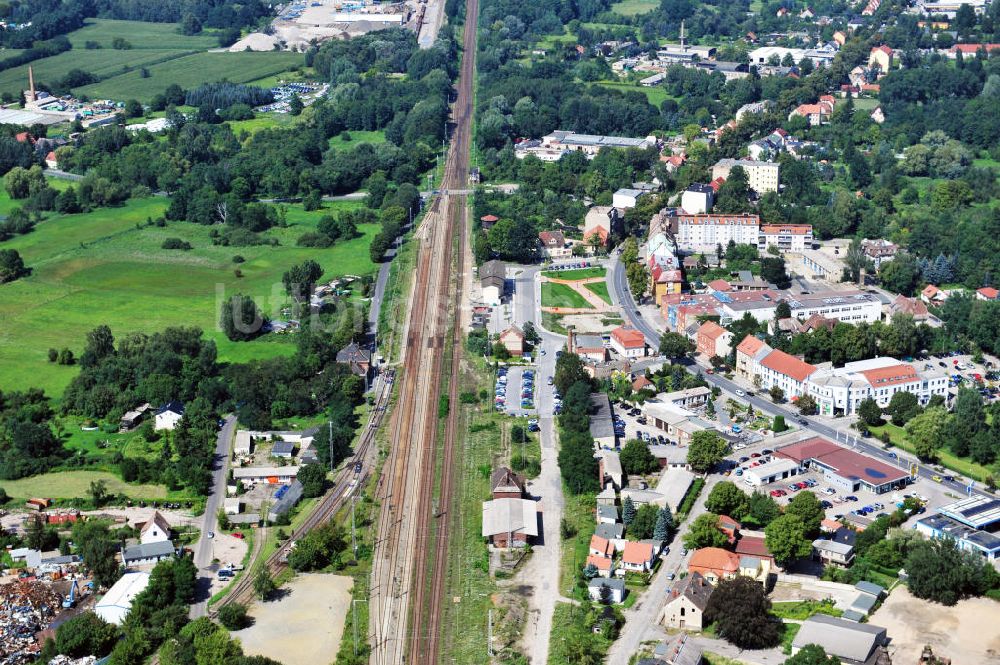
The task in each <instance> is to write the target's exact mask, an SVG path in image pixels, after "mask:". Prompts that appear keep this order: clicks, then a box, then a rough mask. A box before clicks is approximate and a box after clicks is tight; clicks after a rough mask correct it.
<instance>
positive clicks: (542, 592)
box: [511, 266, 565, 665]
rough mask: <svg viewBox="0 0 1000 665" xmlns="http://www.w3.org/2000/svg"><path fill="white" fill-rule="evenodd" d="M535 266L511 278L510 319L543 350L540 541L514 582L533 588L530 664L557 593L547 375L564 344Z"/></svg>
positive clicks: (539, 359)
mask: <svg viewBox="0 0 1000 665" xmlns="http://www.w3.org/2000/svg"><path fill="white" fill-rule="evenodd" d="M538 271H539V268H538V267H537V266H530V267H528V268H526V269H525V270H523V271H521V272H520V273H519V274H518V275H517V277H516V278H515V280H514V302H513V306H512V308H511V309H512V311H513V313H514V318H515V322H516V323H517V324H518V325H519V326H523V325H524V323H525V322H527V321H531V322H532V323H534V324H535V329H536V330H537V331H538V334H539V335H541V337H542V342H541V345H540V346H541V348H542V349H544V350H545V353H544V354H543V353H540V352H536V353H535V354H534V357H535V362H536V363H537V368H538V371H537V372H536V374H535V405H536V407H537V408H538V426H539V427H540V431H539V440H540V442H541V449H542V468H541V472H540V473H539V475H538V477H537V478H535V479H534V480H531V481H529V482H528V492H529V493H530V494H531V495H532V496H535V497H538V498H539V508H540V509H541V511H542V542H541V543H540V544H537V545H535V546H534V547H533V548H532V554H531V558H530V559H529V560H528V563H527V564H526V565H525V567H524V568H523V569H522V570H521V572H520V573H519V575H518V578H519V582H520V583H521V584H523V585H526V586H530V587H532V589H533V591H532V593H531V594H530V595H529V596H528V598H527V600H528V605H529V608H530V610H531V619H530V620H529V621H528V623H527V624H526V626H525V631H524V637H523V643H524V644H525V645H526V646H527V651H528V657H529V658H530V660H531V662H532V663H534V664H535V665H545V664H546V663H547V662H548V660H549V638H550V635H551V633H552V616H553V613H554V612H555V606H556V601H557V600H558V598H557V597H558V596H559V561H560V549H561V548H560V545H561V543H560V534H559V524H560V522H561V521H562V515H563V506H564V501H563V493H562V477H561V475H560V473H559V464H558V460H557V456H558V454H559V449H558V446H557V444H556V434H555V418H554V415H553V411H552V409H553V402H552V400H553V392H554V388H553V387H552V386H550V385H548V382H547V378H548V377H549V376H554V375H555V372H556V351H558V350H559V349H561V348H562V347H563V345H564V344H565V338H564V337H562V336H560V335H555V334H552V333H550V332H548V331H546V330H544V329H542V327H541V321H540V318H539V317H540V315H539V311H540V310H539V308H538V307H537V304H538V303H539V302H541V301H540V289H541V286H540V284H541V283H540V282H539V281H538V280H537V279H536V278H535V276H536V275H537V273H538Z"/></svg>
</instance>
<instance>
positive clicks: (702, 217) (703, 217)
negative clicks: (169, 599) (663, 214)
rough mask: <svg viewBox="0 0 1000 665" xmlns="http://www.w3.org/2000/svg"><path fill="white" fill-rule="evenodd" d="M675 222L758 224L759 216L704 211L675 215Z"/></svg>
mask: <svg viewBox="0 0 1000 665" xmlns="http://www.w3.org/2000/svg"><path fill="white" fill-rule="evenodd" d="M677 224H678V226H679V225H681V224H695V225H700V224H710V225H712V226H723V225H724V226H758V227H759V226H760V217H759V216H757V215H750V214H745V213H744V214H739V215H715V214H712V213H705V214H699V215H677Z"/></svg>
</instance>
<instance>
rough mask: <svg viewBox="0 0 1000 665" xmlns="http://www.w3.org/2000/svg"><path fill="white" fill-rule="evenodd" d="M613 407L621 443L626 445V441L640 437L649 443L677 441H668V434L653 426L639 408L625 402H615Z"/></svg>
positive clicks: (617, 433) (616, 430) (616, 431)
mask: <svg viewBox="0 0 1000 665" xmlns="http://www.w3.org/2000/svg"><path fill="white" fill-rule="evenodd" d="M612 409H613V411H614V419H615V434H616V435H617V436H618V443H619V445H624V443H625V442H626V441H630V440H632V439H639V440H641V441H645V442H646V443H649V444H657V443H666V444H670V443H676V442H671V441H668V440H667V437H666V435H664V433H663V432H661V431H660V430H658V429H656V428H655V427H653V425H652V424H651V423H649V422H648V421H647V420H646V418H645V416H643V415H642V413H641V412H640V410H639V409H638V408H633V407H630V406H629V405H628V404H625V403H624V402H615V403H613V404H612Z"/></svg>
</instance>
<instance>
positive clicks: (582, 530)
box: [559, 487, 597, 598]
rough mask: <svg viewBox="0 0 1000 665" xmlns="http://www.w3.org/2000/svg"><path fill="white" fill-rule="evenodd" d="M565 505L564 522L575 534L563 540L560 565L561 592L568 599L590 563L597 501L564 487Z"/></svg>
mask: <svg viewBox="0 0 1000 665" xmlns="http://www.w3.org/2000/svg"><path fill="white" fill-rule="evenodd" d="M563 490H564V495H565V497H566V505H565V506H564V508H563V521H564V522H566V524H567V525H568V526H569V527H570V528H571V529H572V531H573V532H574V535H573V536H572V537H571V538H564V539H563V547H562V550H561V552H560V554H561V556H562V560H561V561H560V564H559V591H560V592H561V593H562V594H563V595H564V596H566V597H568V598H573V597H574V593H573V589H574V588H576V582H577V579H578V573H579V572H580V571H581V570H583V567H584V565H585V564H586V563H587V555H588V554H589V553H590V537H591V536H592V535H594V529H595V528H596V524H595V522H594V510H596V507H597V501H596V499H595V498H594V496H593V495H576V494H570V493H569V492H566V491H565V487H564V488H563Z"/></svg>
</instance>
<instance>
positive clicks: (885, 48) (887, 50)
mask: <svg viewBox="0 0 1000 665" xmlns="http://www.w3.org/2000/svg"><path fill="white" fill-rule="evenodd" d="M875 51H882V53H885V54H886V55H892V49H891V48H889V47H888V46H886V45H885V44H882V45H881V46H876V47H875V48H873V49H872V52H875Z"/></svg>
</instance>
